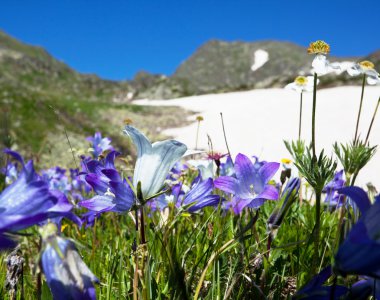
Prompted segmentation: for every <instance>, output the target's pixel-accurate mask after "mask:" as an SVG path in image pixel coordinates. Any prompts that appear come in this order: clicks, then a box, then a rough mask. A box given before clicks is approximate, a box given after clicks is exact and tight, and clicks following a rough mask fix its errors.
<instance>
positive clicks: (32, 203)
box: [0, 151, 74, 249]
mask: <svg viewBox="0 0 380 300" xmlns="http://www.w3.org/2000/svg"><path fill="white" fill-rule="evenodd" d="M6 153H8V154H11V155H12V154H13V153H12V151H7V152H6ZM21 161H22V159H21ZM22 163H23V161H22ZM72 208H73V206H72V205H71V204H70V203H69V201H68V200H67V198H66V197H65V195H64V194H62V193H61V192H59V191H51V190H49V185H48V183H47V182H45V181H43V180H41V178H40V177H39V176H38V175H37V174H36V173H35V171H34V168H33V162H32V161H29V162H28V163H27V164H25V165H23V169H22V171H21V172H20V174H19V176H18V178H17V180H16V181H15V182H13V183H12V184H11V185H9V186H8V187H7V188H5V189H4V190H3V191H2V193H1V194H0V236H3V238H1V237H0V249H1V248H2V247H3V246H4V245H5V246H6V239H7V238H4V237H5V234H6V233H7V232H8V233H10V232H16V231H18V230H21V229H25V228H27V227H30V226H33V225H35V224H37V223H40V222H42V221H45V220H47V219H49V218H55V217H60V216H66V217H69V218H74V215H73V214H72V213H71V212H70V211H71V210H72ZM2 240H3V241H4V242H5V243H4V244H3V243H2Z"/></svg>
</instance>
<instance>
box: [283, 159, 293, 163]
mask: <svg viewBox="0 0 380 300" xmlns="http://www.w3.org/2000/svg"><path fill="white" fill-rule="evenodd" d="M281 162H282V163H283V164H290V163H292V161H291V160H290V159H289V158H283V159H281Z"/></svg>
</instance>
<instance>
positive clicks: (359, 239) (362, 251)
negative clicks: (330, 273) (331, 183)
mask: <svg viewBox="0 0 380 300" xmlns="http://www.w3.org/2000/svg"><path fill="white" fill-rule="evenodd" d="M339 192H340V193H341V194H344V195H346V196H348V197H350V198H351V199H352V200H353V201H354V202H355V204H356V205H357V207H358V208H359V210H360V212H361V213H362V216H361V217H360V219H359V220H358V221H357V222H356V223H355V225H354V226H353V227H352V229H351V231H350V232H349V233H348V236H347V238H346V239H345V240H344V242H343V243H342V244H341V245H340V247H339V249H338V252H337V254H336V255H335V264H334V269H335V270H336V271H337V272H338V273H339V274H341V275H343V276H345V275H347V274H357V275H364V276H370V277H374V278H377V279H379V278H380V223H379V221H378V220H379V216H380V195H378V196H377V197H376V198H375V203H374V204H373V205H371V202H370V200H369V198H368V196H367V193H366V192H365V191H363V190H362V189H361V188H359V187H354V186H350V187H345V188H342V189H340V190H339Z"/></svg>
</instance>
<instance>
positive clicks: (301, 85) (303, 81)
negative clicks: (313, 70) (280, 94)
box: [285, 76, 319, 93]
mask: <svg viewBox="0 0 380 300" xmlns="http://www.w3.org/2000/svg"><path fill="white" fill-rule="evenodd" d="M318 83H319V79H318V81H317V84H318ZM313 88H314V79H313V76H298V77H297V78H296V79H294V82H291V83H289V84H287V85H286V86H285V89H286V90H293V91H296V92H298V93H305V92H312V91H313Z"/></svg>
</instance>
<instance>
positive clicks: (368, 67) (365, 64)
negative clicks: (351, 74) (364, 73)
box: [359, 60, 375, 70]
mask: <svg viewBox="0 0 380 300" xmlns="http://www.w3.org/2000/svg"><path fill="white" fill-rule="evenodd" d="M359 65H360V66H361V67H362V68H363V69H365V70H371V69H374V68H375V65H374V64H373V63H371V62H370V61H369V60H363V61H361V62H360V63H359Z"/></svg>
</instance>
